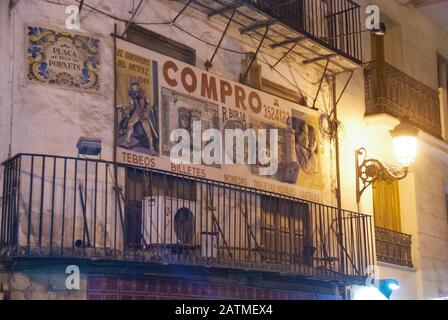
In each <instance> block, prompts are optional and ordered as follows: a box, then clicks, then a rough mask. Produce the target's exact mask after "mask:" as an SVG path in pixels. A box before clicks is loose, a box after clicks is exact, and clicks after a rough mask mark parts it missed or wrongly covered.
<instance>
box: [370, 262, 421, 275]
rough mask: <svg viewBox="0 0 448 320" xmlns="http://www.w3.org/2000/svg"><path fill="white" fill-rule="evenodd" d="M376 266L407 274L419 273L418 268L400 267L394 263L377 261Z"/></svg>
mask: <svg viewBox="0 0 448 320" xmlns="http://www.w3.org/2000/svg"><path fill="white" fill-rule="evenodd" d="M376 264H377V265H378V266H379V267H385V268H391V269H397V270H401V271H406V272H417V269H416V268H409V267H405V266H399V265H396V264H393V263H387V262H382V261H377V262H376Z"/></svg>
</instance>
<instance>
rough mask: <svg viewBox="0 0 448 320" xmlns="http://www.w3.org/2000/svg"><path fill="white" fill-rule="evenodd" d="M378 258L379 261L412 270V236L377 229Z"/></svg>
mask: <svg viewBox="0 0 448 320" xmlns="http://www.w3.org/2000/svg"><path fill="white" fill-rule="evenodd" d="M375 239H376V257H377V260H378V261H382V262H387V263H392V264H395V265H399V266H404V267H409V268H412V267H413V265H412V257H411V245H412V240H411V236H410V235H408V234H404V233H401V232H397V231H392V230H389V229H384V228H379V227H375Z"/></svg>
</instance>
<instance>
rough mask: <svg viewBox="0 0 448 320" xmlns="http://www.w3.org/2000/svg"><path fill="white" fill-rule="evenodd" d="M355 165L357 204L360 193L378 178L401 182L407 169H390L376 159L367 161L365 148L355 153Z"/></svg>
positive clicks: (405, 175)
mask: <svg viewBox="0 0 448 320" xmlns="http://www.w3.org/2000/svg"><path fill="white" fill-rule="evenodd" d="M355 163H356V201H357V202H358V203H359V201H360V200H361V195H362V193H363V192H364V191H365V190H366V189H367V188H368V187H369V186H370V185H372V184H373V183H374V182H375V181H376V180H378V179H379V178H382V179H390V180H402V179H404V178H406V177H407V175H408V173H409V168H408V167H404V168H402V169H390V168H388V167H387V166H386V165H385V164H384V163H383V162H382V161H380V160H378V159H368V158H367V151H366V149H365V148H360V149H357V150H356V151H355Z"/></svg>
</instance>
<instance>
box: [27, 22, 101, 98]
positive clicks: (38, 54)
mask: <svg viewBox="0 0 448 320" xmlns="http://www.w3.org/2000/svg"><path fill="white" fill-rule="evenodd" d="M26 39H27V41H26V57H27V78H28V80H30V81H31V82H35V83H45V84H48V85H52V86H56V87H60V88H66V89H74V90H82V91H86V92H93V93H99V92H100V89H101V88H100V68H101V60H100V50H101V43H100V40H99V39H98V38H96V37H91V36H84V35H80V34H73V33H70V32H65V31H64V32H59V31H55V30H51V29H47V28H43V27H38V26H27V31H26Z"/></svg>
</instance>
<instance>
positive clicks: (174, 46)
mask: <svg viewBox="0 0 448 320" xmlns="http://www.w3.org/2000/svg"><path fill="white" fill-rule="evenodd" d="M126 40H128V41H129V42H132V43H135V44H136V45H139V46H141V47H143V48H146V49H149V50H152V51H155V52H158V53H160V54H163V55H166V56H169V57H172V58H174V59H177V60H180V61H182V62H185V63H188V64H191V65H193V66H195V65H196V50H195V49H193V48H190V47H188V46H186V45H184V44H182V43H180V42H177V41H174V40H172V39H169V38H167V37H165V36H162V35H161V34H158V33H155V32H153V31H150V30H148V29H145V28H143V27H140V26H138V25H136V24H135V23H133V24H131V25H130V27H129V29H128V31H127V33H126Z"/></svg>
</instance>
